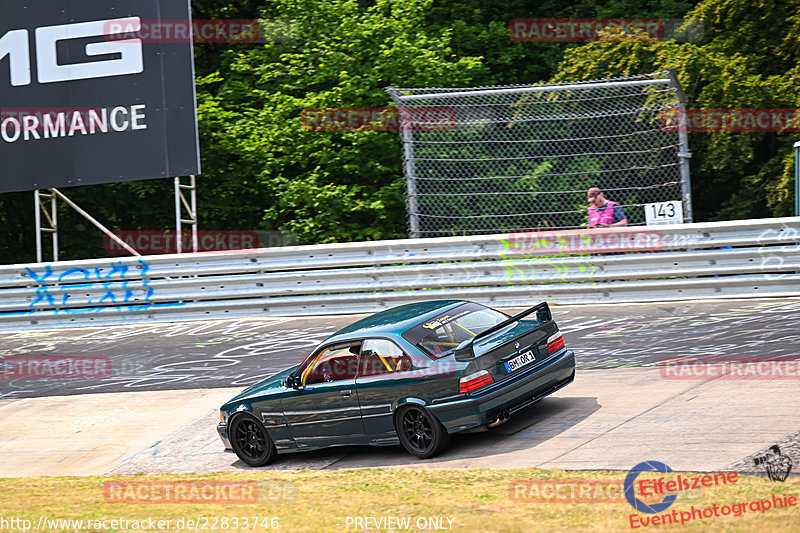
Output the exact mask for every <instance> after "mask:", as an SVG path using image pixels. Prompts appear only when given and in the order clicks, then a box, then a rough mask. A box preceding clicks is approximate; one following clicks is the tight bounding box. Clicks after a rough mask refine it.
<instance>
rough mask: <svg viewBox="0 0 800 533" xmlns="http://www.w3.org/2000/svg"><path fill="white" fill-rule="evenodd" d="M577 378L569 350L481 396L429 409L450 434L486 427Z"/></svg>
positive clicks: (471, 396)
mask: <svg viewBox="0 0 800 533" xmlns="http://www.w3.org/2000/svg"><path fill="white" fill-rule="evenodd" d="M574 378H575V354H574V353H573V352H572V351H570V350H567V351H565V352H564V353H563V354H559V355H556V356H554V357H553V358H552V359H550V360H548V361H547V362H546V363H545V364H543V365H542V366H539V367H536V368H533V369H531V370H530V371H528V372H526V373H522V374H520V375H519V376H517V377H515V378H511V379H510V380H505V381H503V382H501V383H498V384H497V386H489V387H487V388H486V390H485V391H481V392H480V393H479V394H473V395H465V396H464V397H463V398H459V399H455V400H452V401H448V402H444V403H439V404H433V405H429V406H427V407H428V409H429V410H430V411H431V412H432V413H433V414H435V415H436V417H437V418H438V419H439V420H440V421H441V422H442V424H443V425H444V427H445V428H447V432H448V433H456V432H459V431H463V430H466V429H471V428H475V427H480V426H485V425H486V424H487V422H489V421H490V420H491V419H492V418H494V417H496V416H497V415H498V414H499V413H502V412H504V411H509V412H510V413H513V412H515V411H518V410H520V409H522V408H524V407H526V406H528V405H530V404H532V403H534V402H536V401H538V400H541V399H542V398H544V397H545V396H548V395H550V394H552V393H553V392H555V391H557V390H558V389H560V388H561V387H563V386H565V385H568V384H569V383H571V382H572V380H573V379H574Z"/></svg>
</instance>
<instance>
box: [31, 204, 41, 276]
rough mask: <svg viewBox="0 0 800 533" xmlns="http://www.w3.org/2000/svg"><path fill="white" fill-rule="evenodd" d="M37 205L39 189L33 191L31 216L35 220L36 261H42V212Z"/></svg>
mask: <svg viewBox="0 0 800 533" xmlns="http://www.w3.org/2000/svg"><path fill="white" fill-rule="evenodd" d="M40 210H41V206H40V205H39V189H36V190H35V191H33V211H34V212H33V216H34V218H35V220H36V262H37V263H41V262H42V213H41V211H40Z"/></svg>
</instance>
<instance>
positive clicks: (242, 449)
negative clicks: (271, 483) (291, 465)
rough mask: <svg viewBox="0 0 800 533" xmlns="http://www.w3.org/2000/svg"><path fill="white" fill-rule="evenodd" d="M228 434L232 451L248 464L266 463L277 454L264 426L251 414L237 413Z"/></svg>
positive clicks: (259, 464) (260, 464)
mask: <svg viewBox="0 0 800 533" xmlns="http://www.w3.org/2000/svg"><path fill="white" fill-rule="evenodd" d="M228 435H229V436H230V439H231V446H232V447H233V451H234V452H236V455H237V456H238V457H239V459H241V460H242V461H244V462H245V463H247V464H248V465H250V466H264V465H267V464H269V463H271V462H272V461H273V460H274V459H275V456H276V455H277V454H278V452H277V450H276V449H275V444H273V442H272V439H270V438H269V435H267V430H266V428H264V425H263V424H262V423H261V422H260V421H259V420H258V419H257V418H256V417H254V416H253V415H250V414H240V415H237V416H236V417H235V418H234V419H233V423H232V424H231V425H230V429H229V433H228Z"/></svg>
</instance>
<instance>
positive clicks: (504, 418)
mask: <svg viewBox="0 0 800 533" xmlns="http://www.w3.org/2000/svg"><path fill="white" fill-rule="evenodd" d="M509 418H511V415H510V414H509V413H508V411H503V412H502V413H497V416H496V417H495V419H494V420H492V421H491V422H489V423H488V424H486V427H487V428H496V427H497V426H499V425H502V424H505V423H506V422H508V419H509Z"/></svg>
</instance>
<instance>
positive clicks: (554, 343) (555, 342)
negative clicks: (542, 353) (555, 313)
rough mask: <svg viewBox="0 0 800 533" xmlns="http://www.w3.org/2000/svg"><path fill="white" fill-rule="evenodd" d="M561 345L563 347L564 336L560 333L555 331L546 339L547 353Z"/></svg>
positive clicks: (554, 350) (558, 348) (556, 349)
mask: <svg viewBox="0 0 800 533" xmlns="http://www.w3.org/2000/svg"><path fill="white" fill-rule="evenodd" d="M563 347H564V337H562V336H561V333H556V334H555V335H553V336H552V337H550V338H549V339H547V353H548V355H549V354H551V353H553V352H557V351H558V350H560V349H561V348H563Z"/></svg>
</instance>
